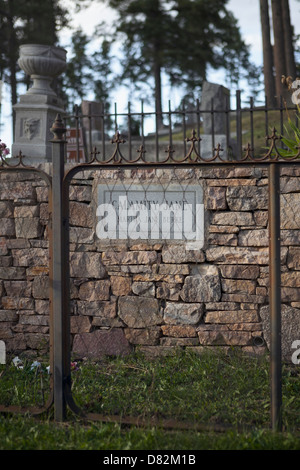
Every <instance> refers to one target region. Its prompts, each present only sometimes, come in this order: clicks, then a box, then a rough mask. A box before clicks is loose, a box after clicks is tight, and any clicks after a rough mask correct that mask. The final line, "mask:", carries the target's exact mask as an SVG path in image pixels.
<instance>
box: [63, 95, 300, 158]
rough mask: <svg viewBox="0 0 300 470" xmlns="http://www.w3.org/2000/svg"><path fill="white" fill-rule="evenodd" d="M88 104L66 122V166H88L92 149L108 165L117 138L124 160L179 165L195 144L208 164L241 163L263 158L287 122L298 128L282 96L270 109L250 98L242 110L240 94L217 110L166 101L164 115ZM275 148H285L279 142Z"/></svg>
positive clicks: (76, 109)
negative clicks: (78, 163)
mask: <svg viewBox="0 0 300 470" xmlns="http://www.w3.org/2000/svg"><path fill="white" fill-rule="evenodd" d="M92 104H93V103H89V102H88V106H85V108H84V110H82V107H80V106H77V105H76V106H75V107H74V113H73V114H72V115H67V116H65V117H64V123H65V126H66V128H67V129H68V133H69V135H68V137H69V139H68V140H69V144H68V146H67V158H68V161H72V162H86V161H88V160H89V159H90V154H91V152H94V151H95V149H96V151H97V155H98V157H97V158H98V159H99V160H101V161H107V160H108V159H109V157H110V149H111V143H116V139H121V140H120V143H122V144H123V145H122V154H123V158H124V159H126V160H128V161H136V160H138V159H140V158H141V159H142V160H144V161H152V162H154V161H157V162H158V161H160V162H161V161H165V160H166V159H169V158H170V157H172V159H173V160H174V161H178V160H181V159H182V156H183V155H184V156H187V154H188V152H189V150H190V146H189V142H190V141H191V140H193V139H194V141H195V146H194V150H195V151H197V153H198V155H201V156H202V157H203V158H205V159H206V160H210V161H211V160H212V159H220V160H231V161H240V160H243V159H244V158H248V155H249V156H251V157H254V156H255V157H259V156H263V155H264V154H266V152H267V150H268V149H269V147H270V140H271V139H272V135H273V134H275V135H276V136H277V137H279V136H283V135H287V133H288V129H287V127H288V126H287V124H288V119H291V121H292V122H293V123H294V124H295V125H296V126H298V114H297V108H296V107H295V106H294V105H290V104H289V103H287V102H286V100H285V99H284V98H283V97H280V100H279V104H278V106H276V107H270V106H269V104H268V99H267V97H265V102H264V104H262V105H260V106H257V105H256V104H255V102H254V98H250V99H249V102H248V103H246V104H243V105H242V100H241V91H240V90H237V91H236V95H235V99H234V100H231V99H230V96H229V95H225V96H224V99H223V103H222V105H218V106H216V100H214V99H213V98H212V99H211V103H210V105H209V106H208V105H207V104H206V107H205V108H203V106H202V104H201V102H200V100H199V99H197V100H195V102H192V103H189V104H186V103H185V102H184V101H183V102H182V103H181V105H180V106H179V107H177V108H175V109H174V108H172V104H171V102H170V101H169V102H168V109H166V110H164V111H162V112H157V111H153V110H150V111H148V110H146V109H145V108H146V106H145V105H144V102H143V101H141V103H140V106H138V105H135V108H134V109H133V105H132V104H131V103H128V107H127V109H125V110H123V111H120V109H119V108H118V105H117V103H115V104H114V109H113V111H108V110H107V106H106V104H105V103H99V104H98V106H97V108H98V109H97V112H95V110H93V106H92ZM83 111H84V112H83ZM148 123H150V127H149V125H148ZM262 130H263V131H262ZM195 138H196V139H197V140H196V139H195ZM279 145H280V146H281V147H284V146H283V144H282V142H279Z"/></svg>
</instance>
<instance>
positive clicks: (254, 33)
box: [0, 0, 300, 147]
mask: <svg viewBox="0 0 300 470" xmlns="http://www.w3.org/2000/svg"><path fill="white" fill-rule="evenodd" d="M208 1H209V0H208ZM72 3H73V2H72V0H65V2H64V6H66V7H69V8H70V11H72ZM227 9H228V10H230V11H232V12H233V14H234V16H235V18H236V19H237V20H238V25H239V27H240V31H241V34H242V37H243V39H244V40H245V42H246V43H247V44H248V45H249V46H250V53H251V59H252V61H253V62H254V63H255V64H256V65H258V66H261V65H262V42H261V29H260V15H259V0H229V1H228V4H227ZM290 10H291V22H292V24H293V26H294V28H295V33H296V34H300V1H299V0H290ZM102 20H105V21H106V22H108V23H109V22H113V13H112V11H111V10H109V9H108V8H107V7H106V6H105V5H104V4H102V3H98V2H93V4H92V5H91V6H90V7H89V8H85V9H84V10H83V11H82V12H81V13H80V14H77V15H75V14H73V15H72V25H73V28H77V27H78V26H81V27H82V28H83V30H84V31H85V32H86V33H87V34H91V33H92V32H93V30H94V27H95V26H96V25H97V24H99V23H100V21H102ZM69 37H70V31H65V32H62V33H61V35H60V42H61V46H62V47H65V48H66V49H67V50H68V43H69ZM208 80H209V81H213V82H215V83H216V82H218V83H220V84H222V85H225V86H226V83H225V79H224V74H223V72H216V71H211V72H210V73H209V75H208ZM244 91H246V90H244ZM242 92H243V90H242ZM169 93H170V94H169V96H168V95H167V93H165V96H166V98H167V99H170V100H171V102H172V103H173V101H176V99H177V97H176V96H174V95H172V91H171V92H169ZM115 100H116V101H119V100H123V101H125V102H126V103H127V97H126V96H125V95H124V91H122V90H120V93H119V95H117V96H116V99H115ZM1 104H2V106H1V116H0V119H1V121H0V123H1V127H0V139H1V141H2V142H5V143H6V144H7V145H8V146H9V147H10V146H11V144H12V129H11V110H10V104H9V88H8V86H7V85H5V84H4V86H3V87H2V100H1ZM176 104H177V103H176Z"/></svg>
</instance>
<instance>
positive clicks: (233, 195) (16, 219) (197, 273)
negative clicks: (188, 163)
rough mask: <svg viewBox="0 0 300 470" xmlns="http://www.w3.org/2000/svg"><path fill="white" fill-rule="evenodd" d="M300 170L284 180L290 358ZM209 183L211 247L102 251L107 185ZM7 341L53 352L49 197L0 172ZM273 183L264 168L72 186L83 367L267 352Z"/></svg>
mask: <svg viewBox="0 0 300 470" xmlns="http://www.w3.org/2000/svg"><path fill="white" fill-rule="evenodd" d="M299 174H300V169H297V168H295V169H293V168H291V169H283V170H282V177H281V193H282V194H281V203H282V210H281V216H282V221H281V226H282V249H281V263H282V266H281V270H282V302H283V307H282V315H283V339H284V354H285V355H286V356H287V357H290V356H291V344H292V340H293V339H300V289H299V286H300V276H299V270H300V246H299V241H300V210H299V209H300V197H299V192H300V178H299V176H300V175H299ZM100 178H102V179H103V180H105V181H107V180H109V181H115V182H119V181H124V180H126V181H134V182H135V183H136V182H139V183H140V184H142V185H145V186H146V185H147V183H148V182H149V181H151V182H156V183H157V182H159V183H161V184H162V183H163V182H168V181H171V180H172V181H174V180H175V181H176V182H177V183H178V182H179V183H180V184H182V185H184V184H185V185H188V184H189V183H193V184H195V182H201V184H202V185H203V189H204V204H205V209H206V211H205V220H206V224H205V245H204V247H203V248H202V249H201V250H188V249H186V245H185V244H184V243H179V242H170V241H159V242H146V241H139V240H136V241H135V242H133V241H131V242H130V243H129V242H128V241H115V242H114V243H113V242H112V241H106V242H104V241H101V240H99V239H97V237H96V234H95V224H96V222H97V219H96V212H95V210H96V207H95V206H96V196H95V194H96V188H97V183H98V181H99V179H100ZM0 217H1V225H0V294H1V304H0V340H3V341H4V342H5V345H6V349H7V352H8V353H11V354H20V353H24V354H27V355H32V356H35V355H37V354H43V353H45V352H46V351H47V350H49V261H48V250H49V246H48V244H49V240H48V235H49V232H48V224H49V211H48V189H47V186H46V184H45V183H44V182H43V180H42V179H39V178H37V177H36V176H34V175H28V174H24V173H7V172H0ZM268 257H269V254H268V178H267V170H264V169H259V168H250V167H249V168H224V167H223V168H215V169H210V168H204V169H201V168H199V169H190V170H183V169H178V170H165V171H163V170H162V169H157V170H152V169H147V170H143V169H137V170H132V171H131V170H117V169H116V170H113V171H109V170H102V171H101V172H99V171H97V172H96V171H95V172H92V171H88V172H87V171H86V172H81V173H78V174H77V175H76V177H74V179H73V180H72V184H71V186H70V275H71V285H70V297H71V344H72V353H73V355H74V356H75V357H77V358H78V357H87V356H96V357H99V356H101V354H126V353H128V352H129V351H131V350H133V349H135V348H139V349H140V350H141V351H143V352H144V353H145V354H148V355H152V356H153V355H160V354H168V353H170V352H172V351H174V348H175V347H185V348H193V350H194V351H202V350H203V348H207V347H208V348H215V347H221V348H226V349H228V348H231V347H238V348H241V349H242V350H244V351H246V352H249V353H253V352H254V353H257V354H260V353H264V352H265V350H266V349H267V348H268V347H269V317H268V314H269V308H268V291H269V275H268V270H269V269H268V262H269V261H268Z"/></svg>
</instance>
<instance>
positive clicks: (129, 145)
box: [127, 101, 132, 160]
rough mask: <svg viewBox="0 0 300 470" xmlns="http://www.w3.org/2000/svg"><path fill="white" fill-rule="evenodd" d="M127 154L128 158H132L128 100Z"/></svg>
mask: <svg viewBox="0 0 300 470" xmlns="http://www.w3.org/2000/svg"><path fill="white" fill-rule="evenodd" d="M127 118H128V155H129V160H131V159H132V150H131V103H130V102H129V101H128V114H127Z"/></svg>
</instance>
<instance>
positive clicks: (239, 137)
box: [236, 90, 242, 160]
mask: <svg viewBox="0 0 300 470" xmlns="http://www.w3.org/2000/svg"><path fill="white" fill-rule="evenodd" d="M236 144H237V160H240V159H241V158H242V114H241V91H240V90H237V91H236Z"/></svg>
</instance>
